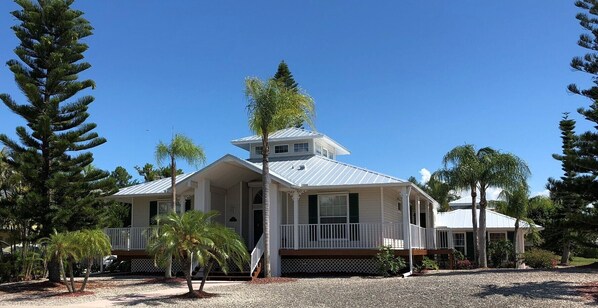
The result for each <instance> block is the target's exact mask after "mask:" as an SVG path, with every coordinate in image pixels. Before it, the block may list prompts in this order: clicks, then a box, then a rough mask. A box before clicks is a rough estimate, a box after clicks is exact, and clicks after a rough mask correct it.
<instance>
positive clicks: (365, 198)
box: [289, 187, 381, 224]
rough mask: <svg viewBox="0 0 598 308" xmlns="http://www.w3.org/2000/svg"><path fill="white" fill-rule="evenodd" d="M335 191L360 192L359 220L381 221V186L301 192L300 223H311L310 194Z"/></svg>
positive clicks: (291, 217) (362, 221) (290, 208)
mask: <svg viewBox="0 0 598 308" xmlns="http://www.w3.org/2000/svg"><path fill="white" fill-rule="evenodd" d="M333 193H358V194H359V222H360V223H379V222H380V219H381V213H380V188H379V187H374V188H362V189H351V190H348V191H330V190H326V191H308V192H305V193H303V194H301V197H300V198H299V224H307V223H309V205H308V199H309V195H317V194H333ZM289 202H290V203H289V211H290V212H291V213H290V215H289V219H290V223H292V222H293V213H292V201H289Z"/></svg>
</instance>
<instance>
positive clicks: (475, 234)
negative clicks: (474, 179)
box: [471, 185, 480, 264]
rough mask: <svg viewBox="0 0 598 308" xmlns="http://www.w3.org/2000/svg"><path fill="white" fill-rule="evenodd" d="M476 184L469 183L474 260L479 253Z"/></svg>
mask: <svg viewBox="0 0 598 308" xmlns="http://www.w3.org/2000/svg"><path fill="white" fill-rule="evenodd" d="M476 198H477V193H476V186H475V185H471V225H472V227H473V261H474V262H475V261H476V260H477V259H478V256H479V254H480V250H479V246H478V215H477V208H476ZM478 264H479V263H478Z"/></svg>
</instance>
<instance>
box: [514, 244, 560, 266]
mask: <svg viewBox="0 0 598 308" xmlns="http://www.w3.org/2000/svg"><path fill="white" fill-rule="evenodd" d="M523 259H524V260H525V263H526V264H527V265H529V266H531V267H533V268H553V267H555V265H556V262H553V261H556V260H557V259H558V257H557V256H556V255H555V254H554V253H552V252H551V251H548V250H544V249H539V248H535V249H531V250H528V251H526V252H525V253H524V254H523Z"/></svg>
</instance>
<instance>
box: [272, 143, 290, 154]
mask: <svg viewBox="0 0 598 308" xmlns="http://www.w3.org/2000/svg"><path fill="white" fill-rule="evenodd" d="M284 146H286V147H287V150H286V151H284V152H276V148H277V147H284ZM285 153H289V145H288V144H278V145H275V146H274V154H285Z"/></svg>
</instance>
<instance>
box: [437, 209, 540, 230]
mask: <svg viewBox="0 0 598 308" xmlns="http://www.w3.org/2000/svg"><path fill="white" fill-rule="evenodd" d="M436 226H438V227H447V228H450V229H472V228H473V226H472V223H471V210H470V209H460V210H453V211H450V212H439V213H438V216H437V217H436ZM534 227H536V228H538V229H540V230H542V229H544V228H543V227H542V226H539V225H536V224H534ZM486 228H488V229H513V228H515V218H513V217H511V216H507V215H504V214H501V213H498V212H495V211H486ZM520 228H522V229H528V228H529V225H528V224H527V223H526V222H525V221H521V222H520Z"/></svg>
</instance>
